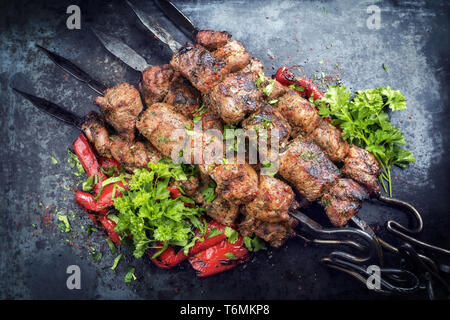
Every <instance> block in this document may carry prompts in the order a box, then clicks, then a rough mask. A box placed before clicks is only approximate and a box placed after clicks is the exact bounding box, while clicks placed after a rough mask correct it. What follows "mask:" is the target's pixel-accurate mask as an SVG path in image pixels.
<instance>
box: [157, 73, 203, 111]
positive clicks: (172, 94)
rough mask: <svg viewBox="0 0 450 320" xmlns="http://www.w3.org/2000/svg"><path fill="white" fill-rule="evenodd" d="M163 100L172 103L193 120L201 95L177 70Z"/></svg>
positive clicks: (176, 108)
mask: <svg viewBox="0 0 450 320" xmlns="http://www.w3.org/2000/svg"><path fill="white" fill-rule="evenodd" d="M163 102H164V103H167V104H170V105H172V106H173V107H175V110H176V111H177V112H179V113H181V114H182V115H184V116H185V117H186V118H188V119H190V120H192V117H193V114H194V113H195V111H196V110H197V109H198V107H199V106H200V104H201V95H200V92H198V90H197V89H195V88H194V87H193V86H192V85H191V84H190V83H189V81H187V80H186V79H185V78H183V77H182V76H181V74H180V73H178V72H177V73H176V74H175V75H174V77H173V79H172V81H171V83H170V86H169V90H168V92H167V94H166V96H165V97H164V100H163Z"/></svg>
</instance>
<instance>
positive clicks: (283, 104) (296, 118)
mask: <svg viewBox="0 0 450 320" xmlns="http://www.w3.org/2000/svg"><path fill="white" fill-rule="evenodd" d="M276 107H277V109H278V110H279V111H280V112H281V114H282V115H283V116H284V118H285V119H286V120H287V121H289V124H290V125H291V126H292V131H293V132H292V136H293V137H296V136H298V135H299V134H302V135H304V134H308V133H310V132H312V131H313V130H314V129H315V128H316V127H317V126H318V124H319V122H320V120H321V119H322V118H321V117H320V115H319V114H318V112H317V110H316V108H315V107H314V106H313V105H312V104H311V103H310V102H309V101H308V100H306V99H304V98H302V97H301V96H300V95H299V94H298V93H297V92H296V91H294V90H289V91H288V92H287V93H286V94H285V95H283V96H282V97H281V98H280V99H279V101H278V103H277V105H276Z"/></svg>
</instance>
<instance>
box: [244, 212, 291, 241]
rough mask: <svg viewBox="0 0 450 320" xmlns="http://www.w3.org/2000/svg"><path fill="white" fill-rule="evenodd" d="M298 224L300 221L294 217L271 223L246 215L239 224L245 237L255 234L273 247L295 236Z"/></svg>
mask: <svg viewBox="0 0 450 320" xmlns="http://www.w3.org/2000/svg"><path fill="white" fill-rule="evenodd" d="M297 224H298V221H297V220H296V219H294V218H289V220H288V221H286V222H282V223H270V222H264V221H261V220H258V219H256V218H254V217H252V216H251V215H246V216H245V219H244V221H242V222H241V223H240V224H239V233H240V234H241V235H242V236H244V237H246V236H247V237H251V236H252V235H254V234H255V235H257V236H258V237H260V238H261V239H263V240H265V241H267V242H268V243H269V244H270V245H271V246H272V247H281V246H282V245H283V244H284V243H285V242H286V240H287V239H289V238H291V237H293V236H294V234H295V233H294V228H295V227H296V226H297Z"/></svg>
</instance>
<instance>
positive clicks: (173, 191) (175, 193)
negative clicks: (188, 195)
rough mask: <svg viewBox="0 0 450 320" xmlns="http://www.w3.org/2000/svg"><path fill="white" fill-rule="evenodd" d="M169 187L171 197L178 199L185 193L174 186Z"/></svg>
mask: <svg viewBox="0 0 450 320" xmlns="http://www.w3.org/2000/svg"><path fill="white" fill-rule="evenodd" d="M167 189H168V190H169V191H170V197H171V198H172V199H176V198H178V197H179V196H182V195H183V194H182V193H181V191H180V189H178V188H174V187H167Z"/></svg>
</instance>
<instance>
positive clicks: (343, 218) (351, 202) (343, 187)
mask: <svg viewBox="0 0 450 320" xmlns="http://www.w3.org/2000/svg"><path fill="white" fill-rule="evenodd" d="M368 197H369V195H368V194H367V192H366V190H364V188H363V187H362V186H360V185H359V184H358V183H356V182H355V181H353V180H351V179H345V178H341V179H338V180H337V181H336V182H335V183H334V184H333V185H332V186H331V188H330V189H329V190H328V191H327V192H326V193H325V194H324V195H323V196H322V199H321V203H322V205H323V206H324V207H325V212H326V213H327V216H328V218H329V219H330V221H331V223H332V224H333V225H334V226H335V227H343V226H344V225H346V224H347V221H348V220H350V218H351V217H352V216H353V215H354V214H356V213H357V212H358V211H359V209H360V208H361V203H362V201H364V200H365V199H367V198H368Z"/></svg>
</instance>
